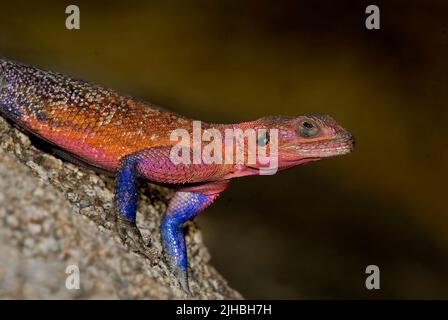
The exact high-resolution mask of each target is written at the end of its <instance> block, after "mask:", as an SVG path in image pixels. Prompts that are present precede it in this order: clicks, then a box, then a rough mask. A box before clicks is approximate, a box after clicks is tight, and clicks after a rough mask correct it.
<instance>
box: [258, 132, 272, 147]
mask: <svg viewBox="0 0 448 320" xmlns="http://www.w3.org/2000/svg"><path fill="white" fill-rule="evenodd" d="M269 138H270V137H269V132H267V131H266V130H265V129H261V130H259V131H258V137H257V145H258V146H259V147H264V146H265V145H267V144H268V143H269Z"/></svg>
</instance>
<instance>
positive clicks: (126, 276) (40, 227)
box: [0, 117, 241, 299]
mask: <svg viewBox="0 0 448 320" xmlns="http://www.w3.org/2000/svg"><path fill="white" fill-rule="evenodd" d="M0 136H1V141H0V204H1V205H0V298H18V299H23V298H25V299H51V298H58V299H73V298H78V299H97V298H106V299H117V298H119V299H140V298H149V299H176V298H185V296H184V294H183V293H182V291H181V290H180V288H179V287H178V284H177V281H176V279H175V278H174V276H173V275H172V274H171V273H170V272H169V270H168V268H167V266H166V264H165V263H164V261H163V259H162V256H161V244H160V237H159V231H158V225H159V221H160V218H161V213H162V212H163V210H164V209H165V206H166V202H167V200H168V199H169V197H170V196H171V191H170V190H169V189H165V188H162V187H158V186H154V185H151V184H149V183H142V186H141V188H140V192H139V194H140V195H139V206H138V213H137V224H138V226H139V229H140V230H141V231H142V234H143V236H144V238H145V240H146V241H148V242H149V243H150V246H149V247H148V250H147V252H143V251H142V250H141V249H138V248H134V247H132V244H130V243H127V242H125V241H123V240H122V239H121V238H120V237H119V234H118V232H117V227H116V215H115V212H114V209H113V192H112V190H113V179H112V178H110V177H106V176H103V175H97V174H96V173H94V172H93V171H90V170H88V169H84V168H81V167H78V166H76V165H73V164H71V163H68V162H64V161H62V160H60V159H57V158H55V157H54V156H52V155H51V154H49V153H46V152H43V151H41V150H40V149H37V148H36V147H35V146H34V145H33V144H32V143H31V141H30V139H29V137H28V136H27V135H25V134H23V133H22V132H21V131H19V130H18V129H16V128H15V127H13V126H12V125H11V124H10V123H9V122H7V121H6V120H5V119H3V118H1V117H0ZM187 246H188V254H189V257H190V266H191V268H190V272H189V276H190V289H191V292H192V298H202V299H239V298H241V295H240V294H239V293H238V292H236V291H235V290H233V289H231V288H230V287H228V285H227V283H226V281H225V280H224V279H223V278H222V277H221V276H220V275H219V274H218V272H217V271H216V270H215V269H214V268H213V267H211V266H210V265H209V264H208V261H209V259H210V257H209V253H208V251H207V249H206V248H205V247H204V245H203V243H202V237H201V233H200V232H199V230H197V228H196V227H195V225H194V224H192V223H191V224H189V226H188V232H187ZM73 264H74V265H77V266H78V267H79V270H80V289H79V290H69V289H67V288H66V286H65V282H66V279H67V276H68V274H66V273H65V272H66V268H67V266H69V265H73Z"/></svg>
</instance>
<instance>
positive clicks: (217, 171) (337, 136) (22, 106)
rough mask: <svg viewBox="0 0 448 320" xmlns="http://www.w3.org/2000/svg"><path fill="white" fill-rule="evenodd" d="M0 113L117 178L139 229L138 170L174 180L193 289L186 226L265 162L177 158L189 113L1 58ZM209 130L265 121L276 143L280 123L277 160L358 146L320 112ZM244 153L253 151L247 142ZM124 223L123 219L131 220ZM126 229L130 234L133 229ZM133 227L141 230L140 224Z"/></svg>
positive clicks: (285, 163)
mask: <svg viewBox="0 0 448 320" xmlns="http://www.w3.org/2000/svg"><path fill="white" fill-rule="evenodd" d="M0 112H1V113H2V114H3V115H4V116H6V117H7V118H9V119H11V120H12V121H14V122H15V123H16V124H17V125H18V126H19V127H21V128H23V129H24V130H26V131H28V132H30V133H32V134H34V135H36V136H38V137H39V138H41V139H43V140H45V141H46V142H48V143H50V144H51V145H52V146H54V147H56V148H57V150H59V154H60V155H62V156H63V157H65V158H67V159H69V160H71V161H74V162H76V163H82V164H85V165H88V166H89V167H91V168H93V169H95V170H98V171H101V172H106V173H109V174H112V175H114V176H115V177H116V184H115V208H116V211H117V212H118V217H119V218H120V219H118V221H120V222H121V223H123V224H124V225H127V226H128V227H130V230H133V231H134V232H135V231H137V233H138V236H139V240H137V241H140V240H141V235H140V233H139V232H138V229H137V227H136V223H135V222H136V208H137V186H136V181H137V179H145V180H149V181H152V182H155V183H160V184H164V185H168V186H172V187H174V188H175V189H176V192H175V194H174V196H173V197H172V199H171V200H170V202H169V205H168V208H167V210H166V212H165V214H164V216H163V218H162V222H161V227H160V230H161V239H162V244H163V249H164V254H165V256H166V260H167V262H168V264H169V266H170V268H171V270H172V271H173V273H174V274H175V275H176V277H177V279H178V280H179V283H180V285H181V288H182V289H183V290H185V291H187V292H188V281H187V253H186V246H185V239H184V234H183V226H184V224H185V222H186V221H188V220H191V219H193V218H194V217H195V216H196V215H197V214H198V213H199V212H200V211H202V210H203V209H205V208H206V207H207V206H209V205H210V204H211V203H212V202H213V201H214V200H215V199H216V198H217V197H218V196H219V195H220V193H221V192H222V191H224V190H225V189H226V188H227V186H228V182H229V180H230V179H233V178H236V177H241V176H247V175H255V174H258V173H259V171H260V169H261V167H262V165H261V164H260V163H258V162H256V163H254V164H253V163H252V164H249V163H248V162H247V160H244V161H243V162H242V163H227V162H226V163H223V164H220V163H205V162H200V163H191V164H189V163H177V164H175V163H173V161H172V160H171V158H170V150H171V149H172V147H173V145H175V144H176V143H177V142H176V141H172V139H170V134H171V133H172V132H173V130H176V129H179V128H181V129H185V130H186V131H187V132H189V133H191V132H192V120H191V119H188V118H187V117H183V116H181V115H177V114H174V113H172V112H169V111H166V110H164V109H161V108H159V107H156V106H155V105H153V104H150V103H147V102H143V101H140V100H137V99H134V98H132V97H130V96H127V95H123V94H120V93H117V92H116V91H113V90H110V89H105V88H103V87H100V86H97V85H94V84H90V83H88V82H84V81H80V80H74V79H71V78H69V77H66V76H64V75H62V74H59V73H55V72H49V71H43V70H40V69H37V68H35V67H30V66H26V65H22V64H19V63H15V62H13V61H10V60H7V59H0ZM202 128H203V129H204V130H209V129H216V130H218V132H224V131H225V130H226V129H242V130H245V129H248V128H251V129H255V130H258V129H260V128H264V129H267V131H266V133H265V134H264V135H262V136H261V138H260V137H257V144H258V145H259V146H269V144H270V136H269V129H276V130H278V131H277V132H278V142H277V143H278V150H277V154H276V156H277V157H278V169H279V170H283V169H287V168H290V167H293V166H296V165H300V164H303V163H307V162H311V161H316V160H320V159H323V158H328V157H332V156H336V155H343V154H346V153H349V152H351V151H352V149H353V147H354V139H353V136H352V135H351V134H350V133H349V132H347V131H346V130H345V129H344V128H342V127H341V126H340V125H338V124H337V123H336V121H335V120H333V119H332V118H331V117H329V116H327V115H323V114H311V115H302V116H267V117H263V118H260V119H258V120H255V121H249V122H242V123H238V124H210V123H202ZM243 148H244V150H243V152H244V153H245V154H246V155H247V154H248V152H249V150H248V148H247V147H244V146H243ZM125 229H126V228H125ZM126 232H128V233H129V234H132V232H129V230H128V231H126ZM134 236H135V233H134Z"/></svg>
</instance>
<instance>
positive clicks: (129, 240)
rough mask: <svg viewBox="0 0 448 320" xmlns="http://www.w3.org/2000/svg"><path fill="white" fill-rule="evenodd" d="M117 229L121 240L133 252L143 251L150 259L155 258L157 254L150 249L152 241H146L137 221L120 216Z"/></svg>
mask: <svg viewBox="0 0 448 320" xmlns="http://www.w3.org/2000/svg"><path fill="white" fill-rule="evenodd" d="M117 231H118V235H119V236H120V239H121V241H123V243H125V244H126V245H127V246H128V247H129V248H130V249H131V250H132V251H133V252H137V253H143V254H144V255H145V256H146V257H147V258H148V259H151V260H153V261H154V260H155V258H156V256H157V255H156V254H155V252H154V251H153V250H152V249H150V245H151V244H150V242H148V243H145V241H144V240H143V236H142V234H141V233H140V230H139V229H138V228H137V225H136V224H135V222H131V221H128V220H126V219H123V218H121V217H118V218H117Z"/></svg>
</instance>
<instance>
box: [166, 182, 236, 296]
mask: <svg viewBox="0 0 448 320" xmlns="http://www.w3.org/2000/svg"><path fill="white" fill-rule="evenodd" d="M226 187H227V181H220V182H215V183H208V184H204V185H202V186H198V187H192V188H189V189H181V190H179V191H177V192H176V193H175V194H174V196H173V198H172V199H171V201H170V203H169V205H168V209H167V211H166V213H165V215H164V217H163V219H162V223H161V226H160V228H161V236H162V245H163V249H164V253H165V257H166V259H167V262H168V264H169V266H170V268H171V270H172V271H173V272H174V273H175V275H176V277H177V279H178V280H179V283H180V285H181V287H182V289H183V290H184V291H185V292H189V289H188V277H187V265H188V262H187V250H186V246H185V238H184V232H183V226H184V223H185V222H186V221H188V220H191V219H193V218H194V217H195V216H196V215H197V214H198V213H199V212H201V211H202V210H203V209H205V208H206V207H207V206H209V205H210V204H211V203H212V202H213V200H214V199H216V198H217V197H218V196H219V194H220V192H222V191H223V190H224V189H225V188H226Z"/></svg>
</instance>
